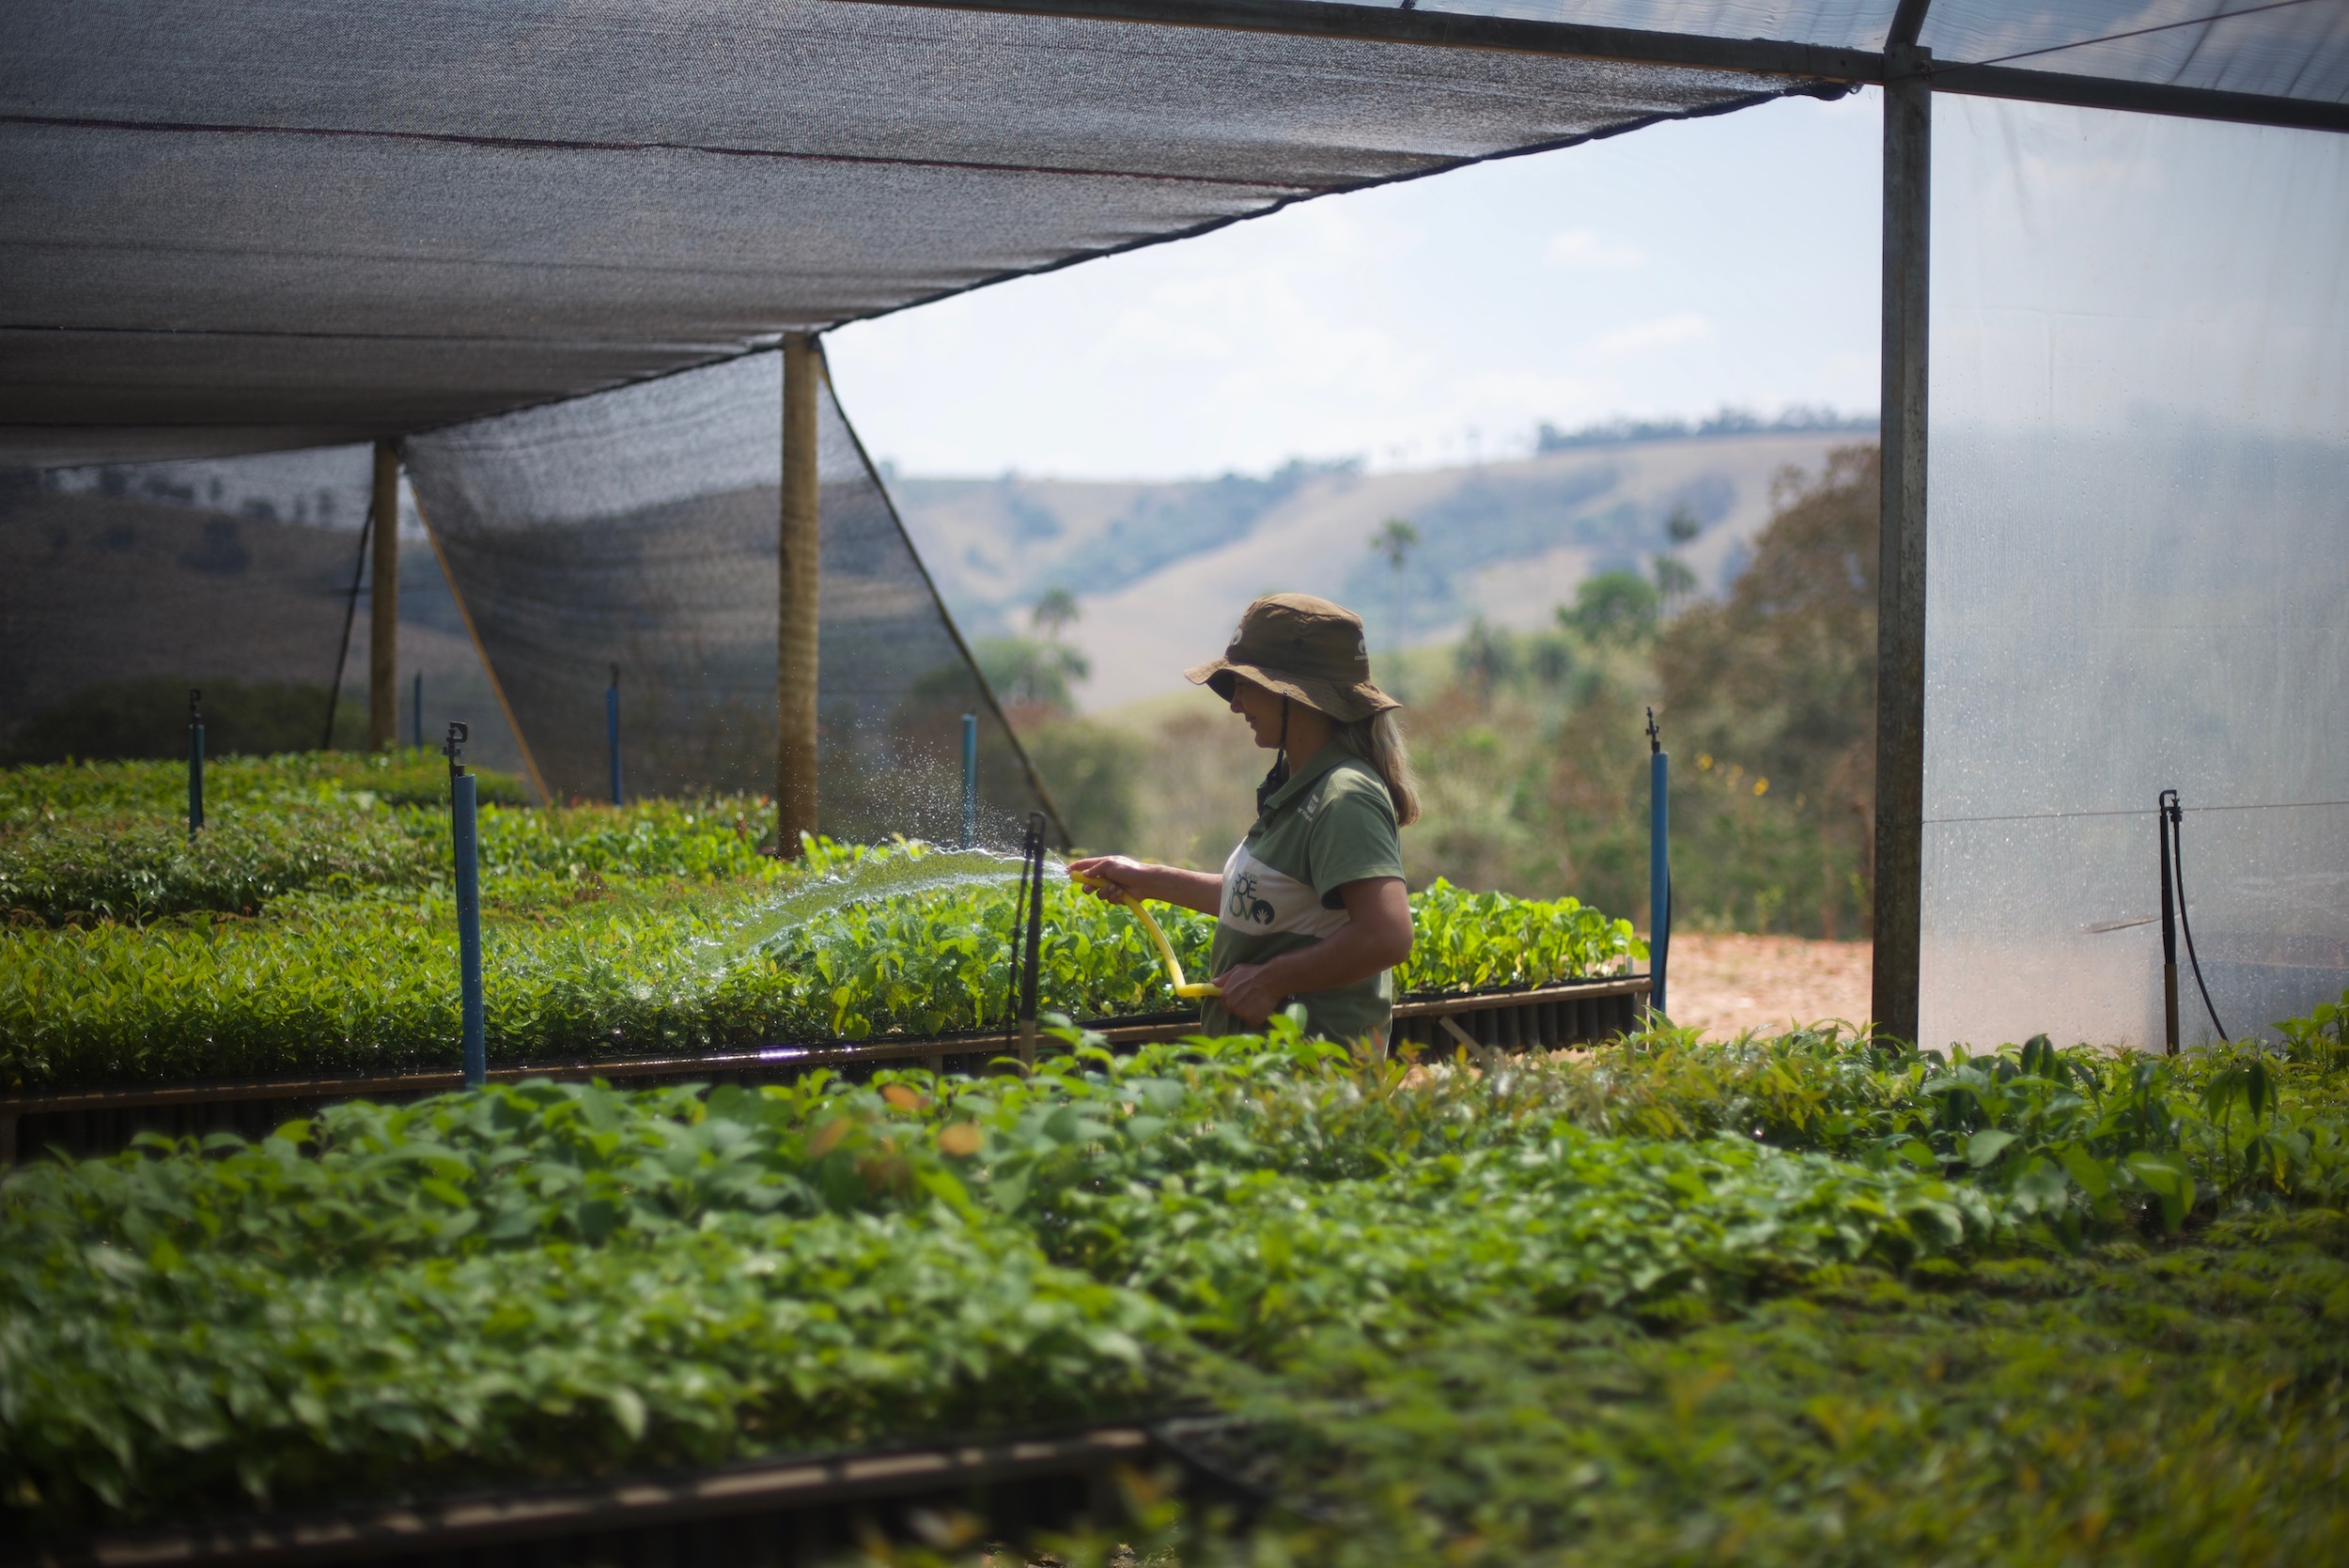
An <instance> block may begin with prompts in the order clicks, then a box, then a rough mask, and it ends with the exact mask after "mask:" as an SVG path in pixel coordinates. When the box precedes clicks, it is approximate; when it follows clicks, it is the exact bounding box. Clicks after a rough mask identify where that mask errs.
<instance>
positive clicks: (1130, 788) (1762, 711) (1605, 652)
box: [1023, 445, 1878, 938]
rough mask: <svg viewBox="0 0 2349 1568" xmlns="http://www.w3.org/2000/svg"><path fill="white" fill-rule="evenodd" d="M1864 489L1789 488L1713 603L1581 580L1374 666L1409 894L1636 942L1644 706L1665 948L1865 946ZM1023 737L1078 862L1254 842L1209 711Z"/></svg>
mask: <svg viewBox="0 0 2349 1568" xmlns="http://www.w3.org/2000/svg"><path fill="white" fill-rule="evenodd" d="M1877 472H1878V471H1877V458H1876V449H1875V447H1874V446H1872V445H1858V446H1847V447H1842V448H1838V449H1836V450H1835V451H1833V452H1832V453H1830V454H1829V455H1828V458H1827V459H1826V461H1825V463H1824V465H1823V466H1822V467H1821V468H1819V469H1817V470H1814V471H1811V472H1808V473H1803V472H1797V471H1793V470H1789V471H1787V472H1786V473H1785V474H1782V475H1781V479H1780V481H1779V485H1778V488H1777V490H1776V492H1775V495H1774V498H1773V508H1772V515H1771V519H1770V521H1769V522H1768V524H1767V526H1766V527H1765V528H1764V529H1763V530H1762V532H1761V533H1760V535H1759V536H1757V537H1756V539H1755V540H1754V544H1753V554H1752V561H1751V564H1750V566H1749V567H1747V569H1746V570H1745V571H1744V572H1743V573H1742V574H1740V575H1739V576H1738V577H1737V578H1736V579H1735V582H1733V583H1732V584H1731V585H1730V587H1729V589H1728V591H1727V592H1726V594H1725V595H1723V596H1722V597H1721V598H1716V599H1706V598H1695V597H1693V595H1691V594H1690V593H1689V592H1688V589H1687V588H1686V586H1685V584H1686V581H1687V580H1686V578H1685V577H1684V576H1680V575H1678V574H1676V573H1675V571H1674V567H1675V565H1676V556H1675V555H1673V554H1672V553H1661V554H1659V556H1658V558H1657V559H1656V560H1652V561H1651V562H1650V563H1649V565H1648V567H1647V569H1646V571H1645V572H1643V573H1634V572H1629V571H1615V572H1607V573H1601V574H1600V575H1598V576H1596V577H1594V578H1590V579H1586V580H1585V581H1584V582H1583V583H1582V584H1581V586H1580V588H1579V591H1578V593H1577V595H1576V598H1575V599H1574V600H1573V602H1571V603H1568V604H1563V605H1560V606H1559V607H1558V608H1557V611H1556V613H1555V615H1554V617H1553V619H1552V622H1551V624H1550V625H1549V626H1548V627H1547V628H1544V629H1541V630H1538V631H1531V632H1527V631H1510V630H1505V629H1499V628H1495V627H1491V626H1486V625H1483V624H1479V625H1476V626H1474V627H1472V628H1471V629H1470V632H1469V634H1468V635H1467V636H1466V637H1464V638H1462V639H1461V640H1460V641H1458V642H1457V643H1455V644H1450V645H1448V646H1442V647H1436V648H1416V649H1412V650H1409V651H1408V653H1406V654H1405V655H1403V656H1401V657H1400V658H1396V657H1392V656H1388V657H1382V658H1377V659H1375V660H1374V662H1375V663H1376V664H1377V676H1378V678H1379V679H1380V680H1381V681H1382V682H1383V683H1385V684H1386V685H1387V686H1388V687H1389V688H1390V689H1391V690H1392V691H1395V692H1396V693H1397V694H1398V695H1399V696H1401V697H1402V698H1403V699H1404V701H1405V703H1406V705H1407V708H1406V714H1405V718H1406V722H1407V723H1408V726H1409V729H1410V734H1411V738H1412V747H1413V752H1414V755H1415V757H1416V759H1417V761H1418V764H1419V767H1420V770H1421V777H1422V783H1423V790H1424V800H1425V805H1426V815H1425V816H1424V817H1423V820H1422V821H1421V823H1420V825H1419V826H1418V827H1416V828H1414V829H1412V830H1410V831H1408V832H1406V833H1405V834H1404V853H1405V861H1406V863H1407V866H1408V870H1409V872H1410V876H1411V879H1412V883H1413V885H1414V886H1419V885H1423V884H1424V883H1425V882H1426V881H1428V880H1431V879H1432V878H1434V877H1439V876H1441V877H1449V878H1451V879H1452V880H1454V881H1455V882H1460V883H1463V884H1465V885H1468V886H1471V887H1486V888H1500V889H1505V890H1508V891H1510V892H1513V893H1523V894H1528V895H1543V896H1554V895H1556V894H1558V893H1572V894H1574V895H1575V896H1577V897H1579V898H1581V899H1583V900H1585V901H1586V902H1590V903H1594V904H1596V905H1598V906H1600V907H1601V908H1609V909H1624V910H1631V911H1634V918H1635V920H1637V922H1638V923H1639V924H1641V926H1642V927H1643V928H1644V927H1645V926H1646V925H1647V924H1648V918H1649V916H1648V909H1647V857H1648V800H1647V795H1648V764H1647V752H1648V746H1647V737H1646V735H1645V733H1644V731H1645V722H1646V713H1647V709H1649V708H1650V707H1653V708H1654V709H1655V712H1656V716H1657V722H1658V724H1659V726H1660V728H1661V733H1662V738H1663V742H1664V744H1665V746H1666V748H1667V749H1668V750H1669V751H1670V752H1671V753H1672V767H1673V773H1672V780H1673V789H1672V833H1673V839H1672V844H1673V854H1672V866H1673V878H1674V887H1675V894H1674V896H1675V899H1676V901H1677V904H1676V910H1675V915H1674V924H1675V925H1676V926H1678V927H1679V928H1681V929H1692V928H1694V929H1712V930H1738V931H1766V932H1785V933H1792V934H1797V935H1803V936H1812V937H1826V938H1854V937H1864V936H1866V935H1867V934H1868V910H1869V901H1870V893H1871V883H1870V877H1871V864H1870V853H1871V845H1872V841H1873V837H1874V816H1873V812H1874V807H1875V757H1874V747H1875V637H1876V632H1875V567H1876V505H1877V501H1876V491H1877ZM1658 582H1661V583H1662V584H1663V586H1662V587H1659V586H1658ZM1668 590H1677V591H1673V592H1669V593H1668ZM1023 714H1024V720H1025V725H1026V728H1027V729H1028V731H1029V734H1030V736H1031V744H1032V746H1033V747H1034V753H1035V755H1036V757H1037V759H1038V763H1039V766H1040V767H1041V768H1043V770H1044V772H1045V775H1046V778H1047V780H1048V782H1049V783H1050V784H1051V786H1052V787H1053V789H1054V790H1055V792H1056V793H1057V794H1058V795H1059V796H1060V798H1061V803H1062V805H1063V807H1064V809H1065V810H1066V813H1067V815H1069V817H1070V819H1071V827H1072V829H1073V830H1074V831H1075V832H1076V833H1077V835H1078V837H1079V838H1080V839H1081V840H1083V841H1084V842H1085V843H1087V844H1088V845H1091V846H1099V847H1105V848H1108V847H1114V848H1122V849H1127V850H1129V851H1131V852H1133V853H1137V854H1143V855H1147V856H1151V857H1154V858H1159V859H1165V860H1170V861H1177V862H1187V863H1190V864H1193V865H1203V866H1208V865H1215V864H1218V863H1220V862H1221V861H1222V859H1223V856H1224V855H1225V853H1226V852H1227V851H1228V850H1229V848H1230V846H1232V845H1233V844H1234V843H1235V842H1237V839H1238V838H1239V836H1240V835H1241V834H1242V833H1243V832H1244V831H1246V830H1247V826H1248V822H1249V818H1250V815H1251V811H1252V796H1251V786H1252V784H1254V782H1255V781H1256V780H1257V779H1258V778H1259V777H1260V776H1261V775H1262V773H1263V770H1264V768H1265V766H1266V763H1267V762H1268V760H1269V759H1268V757H1266V756H1265V755H1264V754H1263V753H1258V752H1256V751H1254V750H1253V749H1252V747H1251V746H1250V745H1249V743H1248V740H1247V737H1246V735H1245V733H1244V731H1243V730H1242V729H1241V728H1240V726H1239V724H1238V722H1237V721H1236V720H1234V719H1232V718H1231V717H1230V716H1229V715H1228V714H1226V713H1224V712H1223V711H1222V710H1221V706H1220V705H1218V704H1217V703H1216V702H1215V701H1214V699H1212V698H1210V697H1206V696H1182V697H1174V698H1169V699H1166V700H1164V701H1161V702H1156V703H1152V704H1149V705H1146V706H1142V707H1139V708H1136V709H1132V710H1128V711H1127V712H1125V713H1122V714H1118V715H1113V716H1112V717H1111V718H1109V719H1107V720H1098V721H1084V720H1079V719H1076V718H1074V717H1073V716H1072V715H1071V711H1070V705H1069V704H1068V703H1067V701H1066V696H1065V694H1064V695H1063V696H1061V698H1060V699H1059V700H1058V701H1042V702H1037V703H1033V704H1031V705H1029V706H1027V707H1026V708H1025V709H1024V710H1023Z"/></svg>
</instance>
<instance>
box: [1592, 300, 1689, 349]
mask: <svg viewBox="0 0 2349 1568" xmlns="http://www.w3.org/2000/svg"><path fill="white" fill-rule="evenodd" d="M1712 335H1713V323H1712V322H1710V321H1708V320H1706V319H1705V318H1703V317H1702V316H1699V315H1698V314H1697V313H1696V312H1695V311H1693V310H1683V311H1678V312H1675V313H1674V314H1672V315H1671V316H1663V317H1658V318H1657V319H1655V320H1653V321H1634V322H1632V323H1631V325H1629V326H1627V327H1617V328H1616V329H1615V330H1614V331H1613V332H1610V333H1608V334H1604V335H1602V336H1600V337H1599V338H1597V339H1596V340H1595V341H1594V342H1593V343H1592V344H1591V348H1590V353H1591V357H1592V358H1594V359H1603V360H1604V359H1629V358H1632V357H1633V356H1635V355H1639V354H1652V353H1654V352H1656V351H1657V349H1677V348H1680V347H1682V346H1683V345H1686V344H1689V343H1703V341H1705V339H1707V338H1709V337H1711V336H1712Z"/></svg>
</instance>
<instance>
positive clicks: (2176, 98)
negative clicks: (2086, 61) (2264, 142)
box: [1925, 61, 2349, 131]
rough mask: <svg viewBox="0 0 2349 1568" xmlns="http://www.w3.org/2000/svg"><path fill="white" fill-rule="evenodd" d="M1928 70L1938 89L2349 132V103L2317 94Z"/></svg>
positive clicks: (2013, 71)
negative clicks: (2297, 95) (2285, 94)
mask: <svg viewBox="0 0 2349 1568" xmlns="http://www.w3.org/2000/svg"><path fill="white" fill-rule="evenodd" d="M1925 74H1926V75H1927V76H1928V77H1929V78H1930V79H1931V81H1932V83H1933V90H1934V91H1935V92H1937V93H1964V94H1966V95H1968V96H1969V97H1973V98H2012V99H2020V100H2023V101H2027V102H2032V103H2065V104H2070V105H2072V106H2073V107H2075V108H2080V109H2120V110H2125V111H2127V112H2129V113H2133V114H2139V115H2177V116H2183V117H2185V118H2187V119H2209V120H2232V121H2234V122H2236V123H2238V124H2242V125H2276V126H2282V127H2284V128H2286V129H2288V130H2294V131H2349V103H2331V102H2326V101H2323V100H2321V99H2313V98H2275V97H2271V96H2269V95H2267V94H2265V93H2231V92H2220V91H2218V90H2217V89H2216V88H2211V87H2176V86H2171V85H2169V84H2167V83H2162V82H2124V81H2122V80H2120V79H2119V78H2117V77H2111V76H2074V75H2070V74H2068V73H2066V72H2063V71H2055V70H2019V69H2017V68H2016V67H2014V66H1969V65H1963V64H1955V63H1952V62H1947V61H1936V62H1934V63H1933V65H1931V66H1930V67H1928V68H1927V70H1926V72H1925Z"/></svg>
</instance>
